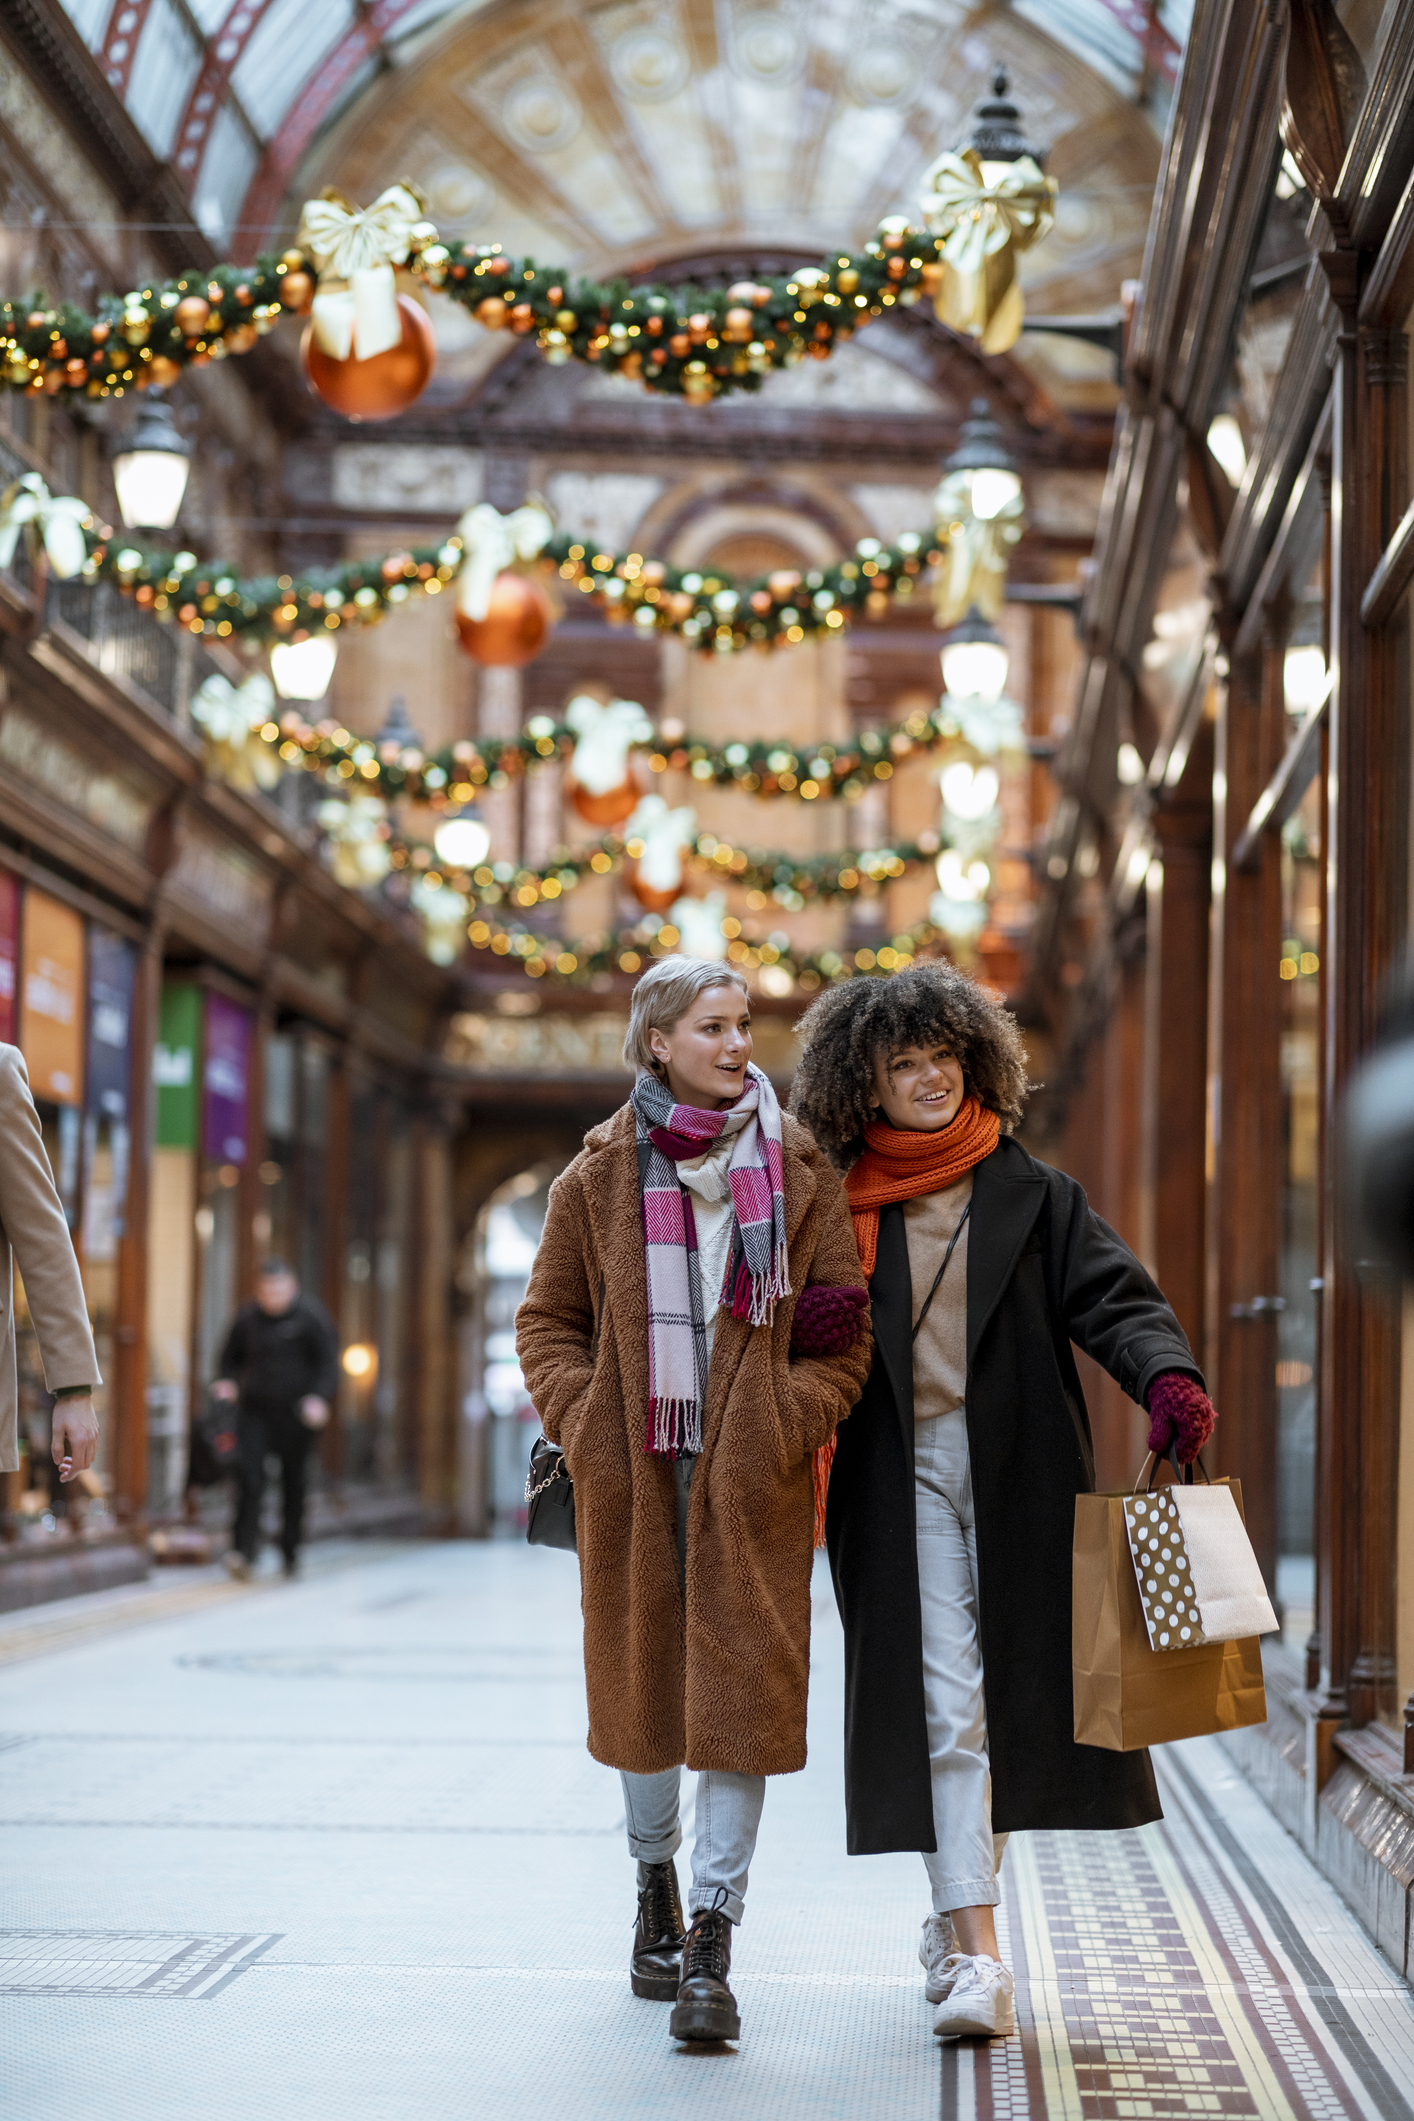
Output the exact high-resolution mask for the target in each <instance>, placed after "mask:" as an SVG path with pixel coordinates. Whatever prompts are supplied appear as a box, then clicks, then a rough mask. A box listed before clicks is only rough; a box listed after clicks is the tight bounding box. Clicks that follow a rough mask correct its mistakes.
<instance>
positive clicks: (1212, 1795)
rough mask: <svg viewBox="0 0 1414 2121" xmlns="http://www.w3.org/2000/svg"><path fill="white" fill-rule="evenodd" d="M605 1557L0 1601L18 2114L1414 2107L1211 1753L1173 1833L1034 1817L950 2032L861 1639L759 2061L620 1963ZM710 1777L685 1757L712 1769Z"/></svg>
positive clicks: (751, 2034) (622, 1888) (1398, 1994)
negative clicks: (874, 1765)
mask: <svg viewBox="0 0 1414 2121" xmlns="http://www.w3.org/2000/svg"><path fill="white" fill-rule="evenodd" d="M577 1593H578V1584H577V1577H576V1570H575V1565H574V1562H573V1560H572V1559H571V1558H569V1557H567V1556H564V1555H560V1554H554V1553H544V1552H532V1551H531V1550H529V1549H527V1548H526V1547H524V1546H522V1545H520V1544H519V1543H506V1544H493V1545H484V1546H476V1545H468V1544H455V1545H445V1546H437V1545H407V1546H401V1547H393V1546H388V1545H384V1546H381V1547H372V1546H362V1547H356V1546H352V1545H348V1546H344V1547H338V1546H328V1547H324V1548H321V1549H318V1550H315V1552H314V1553H313V1554H312V1555H311V1558H310V1569H309V1574H308V1575H307V1576H306V1577H305V1579H304V1580H303V1581H301V1582H299V1583H297V1584H295V1585H292V1586H286V1585H284V1584H283V1583H280V1582H278V1581H274V1580H265V1581H262V1582H260V1583H258V1584H256V1585H253V1586H251V1587H248V1588H235V1587H232V1586H229V1585H227V1584H225V1583H224V1582H222V1581H221V1580H220V1579H219V1578H218V1577H216V1576H215V1575H213V1574H212V1573H211V1572H203V1573H202V1574H200V1575H198V1576H186V1577H183V1576H178V1575H169V1576H166V1577H163V1578H161V1579H160V1580H158V1581H156V1582H155V1583H154V1584H153V1585H151V1586H147V1587H140V1588H135V1589H133V1590H131V1591H118V1592H113V1593H108V1594H100V1595H99V1596H97V1597H94V1598H89V1599H82V1600H73V1601H70V1602H68V1603H66V1604H65V1605H62V1606H55V1607H52V1608H44V1609H39V1610H37V1611H31V1612H30V1613H25V1614H19V1615H16V1616H13V1618H12V1619H10V1620H8V1621H6V1622H4V1623H0V1668H3V1678H0V1866H2V1867H3V1872H2V1874H0V1925H3V1927H0V2114H3V2115H4V2116H5V2117H6V2121H90V2117H94V2121H97V2117H100V2116H101V2117H102V2121H169V2117H173V2121H175V2117H177V2116H180V2117H182V2121H246V2117H259V2121H404V2117H407V2121H414V2117H416V2121H444V2117H446V2121H451V2117H453V2116H455V2117H457V2121H483V2117H484V2121H503V2117H504V2121H511V2117H516V2121H519V2117H521V2116H540V2115H547V2116H552V2117H555V2121H600V2117H603V2121H621V2117H628V2116H637V2115H645V2116H646V2115H649V2114H651V2115H653V2116H654V2117H655V2121H688V2117H694V2121H695V2117H699V2116H700V2117H703V2121H712V2117H724V2121H725V2117H731V2121H794V2117H796V2116H807V2115H808V2116H810V2117H812V2121H815V2117H821V2121H833V2117H840V2121H845V2117H848V2121H875V2117H878V2121H931V2117H933V2116H938V2115H942V2116H952V2115H954V2114H955V2115H959V2116H971V2115H976V2116H978V2117H979V2121H982V2117H988V2116H997V2117H1003V2116H1005V2117H1010V2121H1021V2117H1023V2116H1031V2115H1035V2116H1038V2117H1039V2116H1047V2117H1052V2116H1054V2117H1061V2116H1064V2117H1075V2121H1087V2117H1090V2116H1093V2117H1095V2121H1108V2117H1110V2116H1114V2117H1116V2121H1119V2117H1121V2116H1128V2115H1139V2116H1175V2117H1176V2116H1188V2115H1227V2114H1232V2115H1258V2116H1267V2115H1271V2116H1273V2117H1277V2121H1305V2117H1307V2116H1315V2117H1324V2116H1327V2115H1329V2116H1331V2117H1332V2121H1336V2117H1340V2116H1345V2115H1350V2116H1356V2115H1359V2116H1370V2117H1376V2116H1389V2117H1399V2116H1409V2115H1410V2114H1411V2113H1414V2107H1411V2105H1410V2104H1409V2103H1407V2102H1408V2100H1409V2098H1410V2088H1411V2086H1414V2003H1411V1998H1410V1995H1409V1992H1408V1990H1407V1989H1405V1988H1404V1987H1403V1985H1402V1984H1401V1983H1400V1982H1399V1981H1398V1979H1397V1978H1396V1977H1395V1975H1394V1973H1393V1970H1392V1969H1391V1968H1390V1967H1389V1965H1388V1963H1387V1962H1386V1961H1385V1960H1384V1959H1382V1958H1381V1957H1380V1956H1379V1954H1378V1953H1377V1952H1376V1951H1375V1950H1374V1949H1373V1947H1372V1946H1371V1945H1370V1944H1369V1943H1368V1942H1367V1941H1366V1939H1365V1936H1364V1934H1363V1932H1362V1931H1361V1930H1360V1928H1359V1926H1358V1925H1357V1924H1356V1922H1355V1921H1354V1919H1353V1917H1352V1916H1350V1915H1349V1914H1348V1913H1347V1911H1346V1910H1345V1908H1344V1907H1343V1905H1342V1904H1341V1902H1340V1901H1339V1900H1338V1899H1337V1898H1336V1896H1335V1895H1334V1893H1333V1892H1332V1891H1331V1889H1330V1888H1329V1887H1328V1886H1327V1885H1326V1884H1325V1883H1324V1881H1323V1880H1321V1879H1320V1878H1319V1877H1318V1875H1317V1874H1316V1873H1315V1872H1314V1871H1313V1870H1312V1869H1311V1867H1310V1865H1309V1864H1307V1863H1306V1861H1305V1859H1304V1857H1303V1856H1302V1855H1301V1854H1300V1852H1299V1851H1298V1849H1297V1848H1296V1846H1295V1844H1294V1843H1293V1842H1291V1841H1290V1840H1289V1839H1288V1837H1287V1836H1286V1835H1285V1834H1284V1833H1283V1832H1282V1831H1281V1829H1280V1828H1279V1827H1278V1826H1277V1825H1276V1824H1275V1822H1274V1821H1273V1820H1272V1818H1271V1816H1270V1814H1269V1813H1267V1812H1266V1811H1265V1810H1264V1808H1263V1807H1262V1805H1261V1804H1260V1803H1259V1801H1258V1800H1257V1799H1256V1798H1255V1797H1254V1796H1253V1795H1252V1793H1251V1792H1250V1790H1249V1789H1248V1788H1247V1786H1246V1785H1245V1784H1244V1783H1243V1782H1242V1781H1241V1780H1240V1778H1239V1777H1238V1776H1237V1775H1236V1774H1235V1772H1234V1771H1233V1769H1232V1768H1231V1766H1230V1764H1229V1763H1228V1761H1227V1759H1226V1756H1225V1755H1224V1754H1223V1753H1222V1752H1221V1751H1220V1750H1219V1749H1218V1748H1217V1747H1216V1746H1215V1745H1214V1744H1212V1743H1211V1742H1210V1741H1201V1742H1199V1743H1197V1744H1194V1745H1192V1746H1188V1747H1182V1748H1172V1749H1170V1752H1169V1755H1168V1756H1167V1757H1166V1758H1165V1760H1164V1761H1163V1762H1162V1763H1161V1774H1162V1779H1163V1784H1164V1794H1165V1806H1166V1810H1167V1812H1168V1819H1167V1821H1166V1823H1165V1825H1164V1826H1162V1827H1156V1828H1150V1829H1145V1830H1144V1832H1143V1833H1142V1834H1137V1835H1117V1836H1079V1835H1069V1836H1066V1835H1038V1836H1022V1837H1017V1838H1016V1839H1015V1840H1014V1841H1013V1844H1012V1849H1011V1850H1010V1851H1009V1852H1008V1856H1007V1861H1006V1866H1005V1870H1004V1883H1005V1886H1006V1904H1005V1907H1004V1910H1003V1917H1004V1920H1003V1929H1004V1937H1005V1948H1006V1950H1007V1952H1008V1955H1009V1957H1010V1958H1011V1960H1012V1962H1013V1964H1014V1966H1015V1968H1016V1971H1017V1976H1018V2002H1019V2006H1020V2011H1019V2015H1020V2021H1021V2025H1020V2032H1019V2034H1018V2037H1017V2038H1015V2039H1013V2040H1011V2041H1007V2042H1004V2043H998V2044H997V2045H996V2046H995V2047H993V2048H991V2049H987V2048H984V2047H981V2046H975V2047H974V2046H970V2045H969V2046H967V2047H964V2048H962V2049H961V2050H959V2049H958V2048H952V2049H949V2050H944V2049H942V2048H941V2046H940V2045H939V2043H937V2042H936V2041H935V2040H934V2038H933V2036H932V2033H931V2030H930V2022H931V2015H932V2014H931V2012H930V2011H929V2009H928V2007H927V2005H926V2004H925V2002H924V1999H923V1994H922V1976H921V1972H920V1970H919V1968H918V1965H917V1962H916V1959H915V1956H914V1955H915V1950H916V1944H917V1937H918V1924H919V1921H920V1919H921V1916H922V1914H923V1913H924V1910H925V1905H926V1900H925V1893H924V1889H923V1888H924V1879H923V1870H922V1865H921V1863H920V1862H919V1860H918V1858H917V1857H916V1856H893V1857H881V1858H870V1859H859V1860H851V1859H849V1858H847V1857H846V1856H845V1854H844V1836H843V1805H842V1786H841V1767H840V1725H841V1684H842V1682H841V1655H840V1634H839V1627H838V1623H837V1621H836V1618H835V1614H834V1606H833V1601H832V1598H831V1595H830V1590H829V1582H828V1577H827V1576H826V1575H824V1573H823V1572H822V1573H821V1574H820V1575H819V1576H818V1577H817V1581H816V1637H815V1648H814V1672H813V1681H812V1700H811V1758H810V1765H809V1766H808V1768H807V1769H806V1771H805V1773H804V1774H803V1775H801V1776H799V1777H793V1778H790V1779H789V1780H786V1781H782V1782H778V1783H774V1784H773V1785H772V1786H771V1788H770V1790H769V1792H768V1798H767V1805H766V1812H765V1818H764V1822H763V1827H762V1835H761V1842H760V1846H759V1849H758V1854H757V1860H756V1864H755V1867H754V1870H753V1878H752V1886H751V1892H750V1897H749V1904H748V1910H747V1919H746V1922H745V1924H744V1926H743V1928H742V1930H741V1931H739V1932H738V1935H737V1951H736V1969H735V1975H736V1979H735V1985H736V1988H737V1992H738V1996H739V2000H740V2003H741V2007H742V2013H743V2018H744V2036H743V2039H742V2041H741V2044H740V2047H739V2048H738V2049H736V2050H735V2051H733V2050H730V2049H724V2050H721V2051H712V2052H706V2053H683V2052H681V2051H679V2050H678V2049H676V2048H675V2047H674V2046H673V2045H672V2043H671V2042H670V2041H669V2039H668V2037H667V2015H668V2012H667V2007H666V2006H664V2005H656V2004H651V2003H643V2002H639V2001H636V2000H635V1999H634V1998H633V1997H632V1996H631V1995H630V1993H629V1990H628V1982H627V1975H626V1958H627V1951H628V1944H629V1936H630V1930H631V1924H632V1915H633V1890H632V1869H631V1866H630V1864H629V1862H628V1859H627V1856H626V1854H625V1852H624V1848H623V1841H622V1806H621V1803H620V1798H619V1790H618V1783H617V1778H616V1777H615V1776H614V1775H612V1774H611V1773H609V1772H608V1771H607V1770H605V1769H603V1768H600V1767H598V1766H597V1765H596V1764H595V1763H594V1762H593V1761H591V1760H590V1758H589V1756H588V1754H587V1753H586V1752H585V1749H584V1743H583V1738H584V1702H583V1682H582V1677H581V1671H580V1662H579V1627H578V1596H577ZM689 1789H690V1778H687V1779H686V1780H685V1796H686V1794H687V1792H688V1790H689Z"/></svg>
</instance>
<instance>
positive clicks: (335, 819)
mask: <svg viewBox="0 0 1414 2121" xmlns="http://www.w3.org/2000/svg"><path fill="white" fill-rule="evenodd" d="M387 815H388V806H387V804H386V803H385V802H384V801H383V799H382V797H381V796H377V795H353V796H350V797H349V798H348V799H347V801H345V800H344V799H342V798H341V797H333V798H331V799H330V801H328V802H326V803H321V804H320V805H319V808H318V810H317V811H316V812H315V816H316V818H317V819H318V821H319V828H320V830H321V832H323V833H324V835H325V837H326V838H327V840H328V842H329V857H330V860H329V866H330V868H331V869H332V870H333V872H334V875H335V878H336V879H337V881H338V882H339V883H341V884H346V885H347V886H348V887H349V889H350V890H351V891H368V890H371V889H372V887H373V886H374V885H375V884H381V883H382V881H383V879H384V877H385V876H386V875H387V874H388V871H389V869H390V868H391V867H392V856H391V854H390V853H389V851H388V826H387Z"/></svg>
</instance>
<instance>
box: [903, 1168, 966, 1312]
mask: <svg viewBox="0 0 1414 2121" xmlns="http://www.w3.org/2000/svg"><path fill="white" fill-rule="evenodd" d="M971 1213H972V1203H971V1201H969V1202H968V1203H967V1206H966V1207H965V1208H964V1209H963V1211H962V1213H961V1215H960V1216H959V1217H958V1219H957V1228H956V1229H955V1230H954V1231H953V1234H952V1236H951V1237H950V1238H949V1239H948V1249H947V1251H946V1252H945V1253H944V1254H943V1263H942V1265H941V1266H940V1267H939V1269H938V1271H937V1273H936V1274H935V1275H934V1276H933V1286H932V1288H931V1289H930V1290H929V1291H928V1294H927V1296H926V1297H925V1298H924V1300H923V1309H922V1310H921V1311H920V1312H919V1314H918V1323H917V1325H916V1326H915V1327H914V1329H913V1337H912V1340H911V1341H910V1343H909V1345H910V1346H912V1345H913V1341H916V1340H917V1338H918V1336H919V1334H920V1333H921V1332H922V1330H923V1321H924V1319H925V1318H926V1317H927V1316H928V1310H929V1306H930V1305H931V1304H932V1301H933V1298H934V1297H935V1296H936V1295H937V1293H938V1290H939V1288H940V1287H941V1285H942V1279H943V1276H944V1275H945V1274H946V1273H947V1271H948V1261H949V1260H950V1259H951V1258H952V1256H953V1253H954V1252H955V1251H956V1249H957V1241H958V1239H959V1238H960V1237H961V1235H962V1233H963V1231H964V1230H965V1229H966V1228H967V1218H968V1216H969V1215H970V1214H971Z"/></svg>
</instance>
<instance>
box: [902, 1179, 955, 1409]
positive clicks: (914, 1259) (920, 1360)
mask: <svg viewBox="0 0 1414 2121" xmlns="http://www.w3.org/2000/svg"><path fill="white" fill-rule="evenodd" d="M971 1198H972V1173H971V1172H970V1171H969V1172H967V1174H966V1175H965V1177H962V1178H960V1179H958V1180H957V1182H956V1184H955V1185H951V1186H944V1187H942V1188H941V1190H940V1191H939V1192H937V1193H924V1194H922V1195H920V1197H919V1198H918V1199H916V1200H906V1201H905V1202H904V1204H903V1224H904V1229H905V1231H906V1233H907V1237H908V1272H909V1278H910V1280H911V1281H912V1283H913V1323H914V1325H915V1326H916V1325H917V1324H918V1314H919V1312H920V1311H921V1310H922V1309H923V1305H924V1302H925V1300H926V1298H927V1295H928V1291H929V1290H930V1289H931V1288H932V1286H933V1276H934V1275H935V1274H936V1273H937V1271H938V1269H939V1267H940V1266H941V1265H942V1263H943V1254H944V1253H945V1252H946V1251H947V1248H948V1245H949V1244H950V1242H951V1240H952V1235H953V1232H954V1231H955V1230H956V1228H957V1226H958V1223H959V1222H960V1221H961V1219H962V1211H963V1209H964V1208H965V1207H966V1206H967V1203H968V1202H969V1201H970V1200H971ZM971 1229H972V1225H971V1222H970V1220H969V1222H968V1226H967V1228H966V1229H965V1230H964V1231H963V1233H962V1235H961V1237H960V1238H959V1239H958V1241H957V1245H956V1248H955V1250H954V1252H953V1256H952V1258H951V1259H950V1260H949V1261H948V1271H947V1273H946V1274H945V1275H944V1276H943V1279H942V1283H941V1285H940V1287H939V1289H938V1293H937V1295H936V1296H935V1297H934V1298H933V1301H932V1303H931V1304H930V1305H929V1306H928V1316H927V1317H926V1318H925V1319H924V1321H923V1330H922V1332H921V1333H920V1334H919V1335H918V1338H917V1340H915V1342H914V1343H913V1418H914V1420H915V1421H931V1420H934V1419H936V1417H937V1416H938V1415H939V1414H952V1413H954V1412H955V1411H956V1410H957V1408H958V1407H960V1406H961V1405H962V1403H963V1401H964V1399H965V1398H966V1396H967V1240H968V1237H969V1236H970V1235H971Z"/></svg>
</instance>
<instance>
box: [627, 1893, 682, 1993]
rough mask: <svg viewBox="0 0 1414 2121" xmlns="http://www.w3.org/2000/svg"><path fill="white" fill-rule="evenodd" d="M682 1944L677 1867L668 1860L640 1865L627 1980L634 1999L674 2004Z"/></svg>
mask: <svg viewBox="0 0 1414 2121" xmlns="http://www.w3.org/2000/svg"><path fill="white" fill-rule="evenodd" d="M686 1942H687V1933H686V1931H685V1930H684V1928H683V1920H682V1901H681V1899H680V1897H679V1895H678V1872H677V1865H676V1864H675V1863H674V1862H673V1860H672V1858H671V1857H669V1859H668V1861H667V1862H666V1863H640V1864H639V1866H638V1927H637V1928H636V1929H635V1930H634V1933H633V1957H632V1959H631V1960H630V1961H629V1976H628V1978H629V1986H630V1987H631V1988H632V1990H633V1993H634V1994H635V1996H647V1997H648V1998H649V1999H650V2001H652V2002H654V2003H671V2002H672V2001H673V2000H674V1998H675V1997H676V1995H677V1992H678V1983H679V1982H680V1981H681V1979H682V1948H683V1945H684V1944H685V1943H686Z"/></svg>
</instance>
